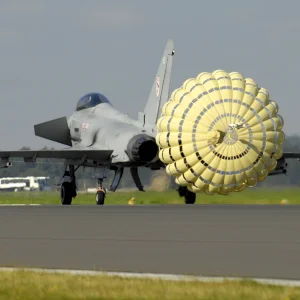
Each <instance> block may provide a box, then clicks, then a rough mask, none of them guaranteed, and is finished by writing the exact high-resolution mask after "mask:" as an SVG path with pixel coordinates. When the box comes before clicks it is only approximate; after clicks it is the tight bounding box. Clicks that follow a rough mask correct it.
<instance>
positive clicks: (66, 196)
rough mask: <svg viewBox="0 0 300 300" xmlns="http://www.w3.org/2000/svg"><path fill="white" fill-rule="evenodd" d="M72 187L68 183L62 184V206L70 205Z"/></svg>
mask: <svg viewBox="0 0 300 300" xmlns="http://www.w3.org/2000/svg"><path fill="white" fill-rule="evenodd" d="M72 195H73V191H72V185H71V183H70V182H64V183H63V184H62V185H61V188H60V200H61V204H62V205H70V204H71V203H72Z"/></svg>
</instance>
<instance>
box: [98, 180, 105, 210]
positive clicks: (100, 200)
mask: <svg viewBox="0 0 300 300" xmlns="http://www.w3.org/2000/svg"><path fill="white" fill-rule="evenodd" d="M102 182H103V178H98V191H97V193H96V204H97V205H103V204H104V200H105V196H106V190H105V188H103V187H102Z"/></svg>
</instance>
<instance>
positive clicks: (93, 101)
mask: <svg viewBox="0 0 300 300" xmlns="http://www.w3.org/2000/svg"><path fill="white" fill-rule="evenodd" d="M101 103H110V102H109V100H108V99H107V98H106V97H105V96H104V95H102V94H99V93H90V94H87V95H84V96H83V97H82V98H80V100H79V101H78V103H77V106H76V111H79V110H82V109H86V108H90V107H95V106H96V105H98V104H101Z"/></svg>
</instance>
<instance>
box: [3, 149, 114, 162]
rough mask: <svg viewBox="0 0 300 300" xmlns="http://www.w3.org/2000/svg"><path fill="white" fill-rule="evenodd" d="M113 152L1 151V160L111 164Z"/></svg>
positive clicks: (70, 150)
mask: <svg viewBox="0 0 300 300" xmlns="http://www.w3.org/2000/svg"><path fill="white" fill-rule="evenodd" d="M112 153H113V151H112V150H94V149H93V150H87V149H80V150H77V149H76V150H73V149H72V148H71V149H62V150H18V151H0V158H2V159H9V158H11V157H18V158H24V161H25V162H35V160H36V159H37V158H60V159H74V160H82V159H85V160H96V161H103V162H109V161H110V157H111V154H112Z"/></svg>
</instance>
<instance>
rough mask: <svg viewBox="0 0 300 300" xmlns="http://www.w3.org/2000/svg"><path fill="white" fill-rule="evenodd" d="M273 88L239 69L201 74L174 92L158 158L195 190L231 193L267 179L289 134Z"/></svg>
mask: <svg viewBox="0 0 300 300" xmlns="http://www.w3.org/2000/svg"><path fill="white" fill-rule="evenodd" d="M278 110H279V107H278V105H277V103H276V102H275V101H274V100H270V98H269V92H268V90H266V89H265V88H262V87H259V86H258V84H257V83H256V82H255V81H254V80H253V79H251V78H244V77H243V75H242V74H241V73H239V72H231V73H227V72H225V71H223V70H216V71H214V72H212V73H209V72H202V73H200V74H199V75H198V76H197V77H195V78H190V79H187V80H185V81H184V83H183V85H182V86H181V87H180V88H177V89H175V90H174V91H173V93H172V94H171V97H170V99H169V101H167V102H166V103H165V104H164V106H163V108H162V114H161V117H160V118H159V120H158V121H157V130H158V134H157V136H156V143H157V145H158V146H159V148H160V150H159V158H160V160H161V161H162V162H163V163H164V164H165V165H166V172H167V174H169V175H170V176H173V177H175V182H176V183H177V184H178V185H181V186H187V188H188V189H189V190H190V191H192V192H196V193H198V192H205V193H208V194H230V193H232V192H240V191H242V190H244V189H245V188H246V187H252V186H255V185H256V184H257V183H258V182H260V181H264V180H265V179H266V177H267V176H268V174H269V172H271V171H272V170H274V169H275V167H276V165H277V159H279V158H280V157H281V156H282V153H283V142H284V140H285V135H284V132H283V130H282V128H283V119H282V117H281V116H280V115H278Z"/></svg>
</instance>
